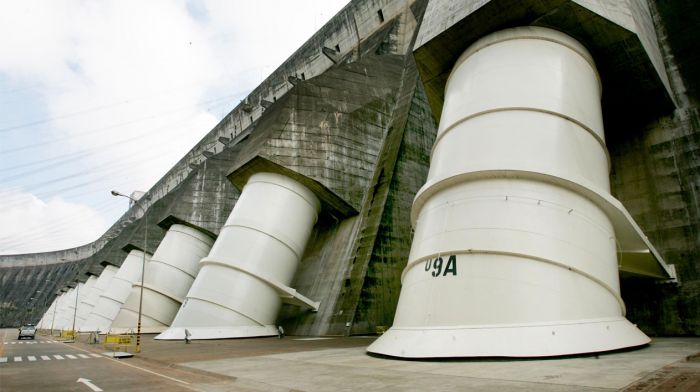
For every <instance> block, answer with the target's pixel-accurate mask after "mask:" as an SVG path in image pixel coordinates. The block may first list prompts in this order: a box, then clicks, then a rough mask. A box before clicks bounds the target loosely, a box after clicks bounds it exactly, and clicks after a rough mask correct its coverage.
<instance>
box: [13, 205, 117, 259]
mask: <svg viewBox="0 0 700 392" xmlns="http://www.w3.org/2000/svg"><path fill="white" fill-rule="evenodd" d="M107 226H108V225H107V224H106V222H105V221H104V220H103V219H102V217H101V216H100V215H99V214H98V213H97V212H96V211H95V210H94V209H92V208H90V207H88V206H85V205H80V204H74V203H68V202H66V201H64V200H62V199H60V198H52V199H50V200H48V201H46V202H44V201H42V200H39V199H38V198H36V197H35V196H33V195H31V194H28V193H17V192H0V249H2V252H3V254H16V253H34V252H44V251H50V250H56V249H65V248H72V247H76V246H80V245H84V244H87V243H89V242H92V241H94V240H96V239H97V236H96V233H100V234H101V233H102V232H104V231H105V230H106V228H107Z"/></svg>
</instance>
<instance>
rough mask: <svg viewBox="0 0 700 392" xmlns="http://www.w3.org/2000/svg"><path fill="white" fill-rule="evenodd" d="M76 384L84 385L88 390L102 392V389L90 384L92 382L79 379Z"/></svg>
mask: <svg viewBox="0 0 700 392" xmlns="http://www.w3.org/2000/svg"><path fill="white" fill-rule="evenodd" d="M76 382H81V383H83V384H85V385H86V386H87V387H88V388H90V389H92V390H93V391H95V392H102V388H100V387H98V386H97V385H95V384H93V383H92V380H89V379H87V378H82V377H81V378H79V379H78V380H77V381H76Z"/></svg>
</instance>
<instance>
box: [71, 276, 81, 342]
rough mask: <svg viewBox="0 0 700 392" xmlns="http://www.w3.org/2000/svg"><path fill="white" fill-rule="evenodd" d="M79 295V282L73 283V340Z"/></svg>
mask: <svg viewBox="0 0 700 392" xmlns="http://www.w3.org/2000/svg"><path fill="white" fill-rule="evenodd" d="M79 297H80V282H77V283H76V285H75V308H73V328H72V330H73V340H75V316H76V314H78V298H79Z"/></svg>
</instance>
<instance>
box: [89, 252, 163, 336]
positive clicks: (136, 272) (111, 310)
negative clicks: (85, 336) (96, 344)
mask: <svg viewBox="0 0 700 392" xmlns="http://www.w3.org/2000/svg"><path fill="white" fill-rule="evenodd" d="M149 258H150V256H149V255H148V254H146V262H148V260H149ZM142 262H143V252H142V251H140V250H138V249H133V250H131V252H129V254H128V255H127V256H126V258H125V259H124V262H123V263H122V265H121V267H119V270H118V271H117V273H116V274H115V275H114V278H112V281H111V282H110V284H109V287H108V288H107V290H105V291H104V292H103V293H102V294H101V295H100V298H99V299H98V300H97V304H96V305H95V307H94V308H93V310H92V313H90V315H89V316H88V318H87V320H86V321H85V323H84V324H83V328H82V330H83V331H100V332H107V331H109V328H110V326H111V325H112V321H113V320H114V318H115V317H116V316H117V314H118V313H119V310H120V309H121V307H122V305H123V304H124V301H126V299H127V297H128V296H129V293H130V292H131V286H132V285H133V284H134V282H136V281H137V280H140V279H141V263H142Z"/></svg>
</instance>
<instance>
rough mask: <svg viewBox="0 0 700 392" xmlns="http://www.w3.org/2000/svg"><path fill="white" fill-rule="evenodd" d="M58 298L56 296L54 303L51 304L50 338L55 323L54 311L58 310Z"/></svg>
mask: <svg viewBox="0 0 700 392" xmlns="http://www.w3.org/2000/svg"><path fill="white" fill-rule="evenodd" d="M58 299H59V296H58V294H56V301H54V303H53V318H51V336H53V323H54V321H56V309H57V308H58Z"/></svg>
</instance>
